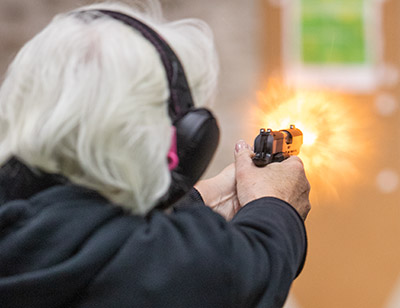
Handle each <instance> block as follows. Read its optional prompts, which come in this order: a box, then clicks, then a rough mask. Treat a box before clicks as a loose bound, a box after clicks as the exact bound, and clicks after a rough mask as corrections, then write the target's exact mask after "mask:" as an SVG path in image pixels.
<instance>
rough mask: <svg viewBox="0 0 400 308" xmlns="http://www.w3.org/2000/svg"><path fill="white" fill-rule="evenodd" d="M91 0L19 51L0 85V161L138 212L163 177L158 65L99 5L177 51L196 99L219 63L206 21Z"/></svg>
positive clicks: (162, 185)
mask: <svg viewBox="0 0 400 308" xmlns="http://www.w3.org/2000/svg"><path fill="white" fill-rule="evenodd" d="M147 4H149V5H147V6H146V8H145V9H143V8H142V9H140V7H135V8H134V7H128V6H126V5H123V4H120V3H100V4H95V5H91V6H86V7H83V8H80V9H78V10H75V11H73V12H69V13H66V14H61V15H58V16H56V17H55V18H54V19H53V21H52V22H51V23H50V24H49V25H48V26H47V27H46V28H45V29H44V30H43V31H42V32H41V33H39V34H38V35H37V36H35V37H34V38H33V39H32V40H31V41H29V42H28V43H27V44H26V45H25V46H24V47H23V48H22V49H21V51H20V52H19V53H18V55H17V56H16V58H15V60H14V61H13V63H12V64H11V65H10V68H9V70H8V73H7V76H6V78H5V81H4V83H3V85H2V87H1V89H0V164H3V163H5V162H6V161H7V160H8V159H9V158H10V157H11V156H16V157H19V158H20V159H21V160H22V161H24V162H25V163H26V164H27V165H28V166H30V167H31V168H38V169H39V170H43V171H45V172H49V173H58V174H62V175H64V176H66V177H67V178H68V179H69V180H70V181H72V182H73V183H76V184H78V185H82V186H85V187H88V188H91V189H94V190H96V191H98V192H99V193H101V194H102V195H104V196H105V197H107V198H108V199H109V200H111V201H112V202H113V203H115V204H119V205H121V206H123V207H124V208H126V209H128V210H129V211H130V212H133V213H137V214H145V213H147V212H148V211H149V210H150V209H152V208H153V207H154V205H155V204H156V203H157V201H158V199H159V198H160V197H161V196H163V195H164V194H165V193H166V191H167V190H168V187H169V185H170V181H171V179H170V172H169V170H168V163H167V153H168V151H169V148H170V143H171V120H170V119H169V117H168V112H167V99H168V97H169V90H168V85H167V79H166V72H165V70H164V67H163V65H162V63H161V60H160V57H159V55H158V54H157V52H156V50H155V48H154V46H153V45H152V44H151V43H150V42H148V41H147V40H146V39H145V38H143V36H142V35H140V34H139V33H138V32H137V31H135V30H133V29H131V28H130V27H127V26H126V25H124V24H123V23H121V22H119V21H116V20H113V19H111V18H109V17H107V16H102V15H101V14H99V13H93V12H91V13H85V14H79V13H77V12H79V11H83V10H92V9H107V10H113V11H118V12H121V13H124V14H127V15H130V16H134V17H136V18H138V19H140V20H142V21H144V22H145V23H146V24H148V25H149V26H150V27H152V28H153V29H154V30H156V31H157V32H158V33H159V34H161V35H162V36H163V37H164V38H165V39H166V40H167V41H168V43H169V44H170V45H171V47H172V48H173V49H174V50H175V51H176V53H177V55H178V56H179V58H180V60H181V62H182V64H183V66H184V68H185V71H186V75H187V79H188V82H189V85H190V87H191V90H192V95H193V98H194V101H195V103H196V105H204V104H205V103H206V102H207V101H209V100H210V99H211V98H212V97H213V93H214V90H215V87H216V81H217V80H216V79H217V71H218V63H217V58H216V52H215V47H214V42H213V39H212V34H211V31H210V30H209V28H208V26H207V25H206V24H205V23H204V22H202V21H199V20H195V19H186V20H180V21H175V22H170V23H167V22H165V21H163V20H162V17H161V9H160V5H159V3H158V2H157V1H148V2H147Z"/></svg>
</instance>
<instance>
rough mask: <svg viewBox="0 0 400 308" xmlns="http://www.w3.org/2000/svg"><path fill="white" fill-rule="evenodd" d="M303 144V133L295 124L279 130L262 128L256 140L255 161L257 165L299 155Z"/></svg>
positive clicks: (261, 165)
mask: <svg viewBox="0 0 400 308" xmlns="http://www.w3.org/2000/svg"><path fill="white" fill-rule="evenodd" d="M302 144H303V133H302V132H301V130H300V129H298V128H296V127H295V126H294V125H290V128H288V129H282V130H279V131H273V130H271V129H270V128H268V129H265V128H261V129H260V134H259V135H258V136H257V137H256V138H255V140H254V154H255V155H254V156H253V162H254V164H255V165H256V166H257V167H264V166H266V165H268V164H270V163H274V162H281V161H283V160H285V159H286V158H289V156H292V155H298V154H299V153H300V147H301V146H302Z"/></svg>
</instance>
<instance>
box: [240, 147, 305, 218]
mask: <svg viewBox="0 0 400 308" xmlns="http://www.w3.org/2000/svg"><path fill="white" fill-rule="evenodd" d="M253 156H254V153H253V151H252V149H251V148H250V146H249V145H248V144H246V143H245V142H244V141H239V142H238V143H237V144H236V149H235V161H236V162H235V169H236V182H237V184H236V188H237V196H238V200H239V203H240V206H245V205H246V204H247V203H249V202H251V201H253V200H256V199H259V198H262V197H275V198H278V199H281V200H284V201H286V202H287V203H289V204H290V205H292V206H293V207H294V208H295V209H296V210H297V212H298V213H299V214H300V216H301V217H302V218H303V219H304V220H305V219H306V217H307V214H308V212H309V211H310V209H311V205H310V200H309V193H310V184H309V183H308V180H307V177H306V174H305V171H304V166H303V163H302V161H301V159H300V158H298V157H297V156H291V157H289V158H288V159H286V160H284V161H283V162H281V163H272V164H269V165H267V166H265V167H263V168H259V167H256V166H255V165H254V163H253V161H252V159H251V158H252V157H253Z"/></svg>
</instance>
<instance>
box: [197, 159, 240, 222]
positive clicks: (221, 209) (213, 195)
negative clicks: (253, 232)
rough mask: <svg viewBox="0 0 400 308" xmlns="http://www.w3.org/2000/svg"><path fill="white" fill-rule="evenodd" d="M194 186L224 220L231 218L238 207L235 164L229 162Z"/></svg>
mask: <svg viewBox="0 0 400 308" xmlns="http://www.w3.org/2000/svg"><path fill="white" fill-rule="evenodd" d="M194 187H195V188H196V189H197V190H198V192H199V193H200V195H201V197H202V198H203V200H204V203H205V204H206V205H207V206H209V207H210V208H212V209H213V210H214V211H215V212H217V213H218V214H220V215H222V216H223V217H224V218H225V219H226V220H231V219H232V218H233V216H235V214H236V213H237V211H238V210H239V209H240V205H239V200H238V198H237V194H236V178H235V164H230V165H229V166H228V167H226V168H225V169H224V170H222V171H221V173H219V174H218V175H216V176H215V177H213V178H211V179H208V180H202V181H199V182H198V183H197V184H196V185H195V186H194Z"/></svg>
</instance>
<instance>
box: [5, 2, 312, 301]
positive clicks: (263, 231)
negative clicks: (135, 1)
mask: <svg viewBox="0 0 400 308" xmlns="http://www.w3.org/2000/svg"><path fill="white" fill-rule="evenodd" d="M151 4H152V5H150V6H149V7H150V8H149V9H147V10H138V9H134V8H129V7H127V6H124V5H120V4H98V5H92V6H89V7H84V8H80V9H78V10H75V11H73V12H69V13H66V14H62V15H59V16H57V17H56V18H55V19H54V20H53V21H52V22H51V23H50V24H49V25H48V26H47V27H46V28H45V29H44V30H43V31H42V32H41V33H39V34H38V35H37V36H36V37H35V38H33V39H32V40H31V41H30V42H28V43H27V44H26V45H25V46H24V47H23V48H22V50H21V51H20V52H19V53H18V55H17V57H16V59H15V60H14V62H13V63H12V64H11V66H10V68H9V71H8V74H7V76H6V79H5V81H4V84H3V85H2V88H1V91H0V164H1V169H0V303H1V307H30V308H32V307H120V308H121V307H122V308H123V307H174V308H177V307H191V308H193V307H202V308H204V307H212V308H216V307H270V308H271V307H281V306H282V305H283V303H284V301H285V298H286V296H287V293H288V290H289V288H290V285H291V282H292V280H293V279H294V278H295V277H296V275H298V273H299V272H300V271H301V268H302V266H303V263H304V258H305V253H306V234H305V229H304V224H303V219H305V217H306V216H307V213H308V211H309V209H310V205H309V201H308V193H309V184H308V182H307V179H306V177H305V174H304V169H303V166H302V163H301V161H300V160H299V159H298V158H290V159H288V160H286V161H284V162H282V163H275V164H271V165H268V166H267V167H266V168H257V167H256V166H255V165H254V164H253V163H252V160H251V157H252V150H251V148H250V147H249V146H248V145H247V144H246V143H245V142H243V141H240V142H238V144H237V145H236V147H235V164H233V165H230V166H228V167H227V168H226V169H224V170H223V171H222V172H221V173H220V174H219V175H217V176H216V177H214V178H212V179H209V180H204V181H200V182H198V183H197V184H196V185H195V188H193V184H194V183H195V182H196V181H197V180H198V178H199V176H200V175H201V173H202V172H203V171H204V169H205V167H206V166H207V164H208V162H209V160H210V159H211V156H212V154H213V152H214V150H215V146H216V142H217V140H218V130H217V126H216V122H215V120H214V118H213V116H212V114H211V113H210V112H209V111H207V110H205V109H196V108H195V107H194V106H193V102H194V103H195V104H196V106H201V105H204V104H205V103H206V102H207V101H209V100H210V99H211V98H212V97H213V93H214V89H215V86H216V76H217V67H218V65H217V60H216V56H215V50H214V45H213V41H212V38H211V34H210V31H209V29H208V27H207V26H206V25H205V24H204V23H202V22H200V21H197V20H182V21H177V22H172V23H165V22H163V21H162V19H161V15H160V13H159V9H158V8H159V6H158V5H157V3H155V2H151ZM167 42H168V43H167ZM169 46H170V47H171V48H170V47H169ZM172 50H174V51H175V52H176V55H175V53H174V52H173V51H172ZM178 58H179V59H180V60H181V63H182V66H181V64H180V62H179V60H178ZM184 72H185V73H186V78H187V80H186V78H185V73H184ZM166 208H168V209H166Z"/></svg>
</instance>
